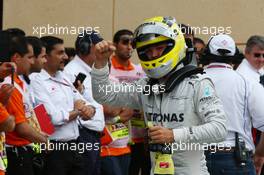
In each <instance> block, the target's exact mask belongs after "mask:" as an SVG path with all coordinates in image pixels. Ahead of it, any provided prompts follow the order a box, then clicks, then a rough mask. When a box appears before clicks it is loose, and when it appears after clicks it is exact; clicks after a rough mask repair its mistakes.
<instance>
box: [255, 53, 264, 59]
mask: <svg viewBox="0 0 264 175" xmlns="http://www.w3.org/2000/svg"><path fill="white" fill-rule="evenodd" d="M261 55H262V58H264V53H263V54H261V53H254V57H256V58H260V56H261Z"/></svg>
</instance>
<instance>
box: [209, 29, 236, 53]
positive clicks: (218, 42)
mask: <svg viewBox="0 0 264 175" xmlns="http://www.w3.org/2000/svg"><path fill="white" fill-rule="evenodd" d="M209 42H210V43H209V49H210V53H211V54H213V55H217V56H234V55H235V53H236V43H235V41H234V40H233V38H231V37H230V36H229V35H227V34H218V35H215V36H212V37H211V38H210V40H209Z"/></svg>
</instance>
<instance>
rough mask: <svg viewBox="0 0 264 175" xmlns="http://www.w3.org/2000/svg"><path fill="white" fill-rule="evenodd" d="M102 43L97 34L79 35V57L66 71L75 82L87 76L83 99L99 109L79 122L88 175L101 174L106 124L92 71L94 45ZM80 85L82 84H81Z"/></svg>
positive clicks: (77, 51)
mask: <svg viewBox="0 0 264 175" xmlns="http://www.w3.org/2000/svg"><path fill="white" fill-rule="evenodd" d="M100 41H102V38H101V37H100V36H99V34H97V33H96V32H94V31H93V32H92V33H85V34H83V35H79V36H78V37H77V39H76V42H75V49H76V53H77V55H75V57H74V58H73V60H72V61H70V62H69V63H68V64H67V66H66V67H65V69H64V72H65V73H66V74H67V75H68V78H69V79H70V80H71V81H72V82H74V81H75V79H76V77H77V75H78V74H79V73H83V74H85V75H86V78H85V79H84V81H83V82H82V84H83V86H84V89H83V90H82V95H83V97H84V98H85V99H86V100H87V101H88V102H90V103H91V104H93V106H95V107H97V110H96V114H95V115H94V117H93V118H92V119H91V120H89V121H83V120H79V123H78V124H79V131H80V137H79V140H80V142H81V143H84V144H85V146H84V148H85V149H84V153H83V157H84V162H85V174H86V175H89V174H90V175H99V174H100V133H101V132H102V131H103V128H104V125H105V122H104V114H103V108H102V106H101V105H100V104H98V103H97V102H96V101H95V100H94V99H93V95H92V89H91V76H90V71H91V68H90V66H92V64H93V61H94V59H95V54H94V45H95V44H96V43H98V42H100ZM79 85H80V84H79Z"/></svg>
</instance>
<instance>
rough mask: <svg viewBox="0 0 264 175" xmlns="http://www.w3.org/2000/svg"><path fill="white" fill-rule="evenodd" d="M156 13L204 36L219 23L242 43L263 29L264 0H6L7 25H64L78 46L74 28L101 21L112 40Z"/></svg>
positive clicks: (70, 41)
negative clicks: (119, 33) (124, 29)
mask: <svg viewBox="0 0 264 175" xmlns="http://www.w3.org/2000/svg"><path fill="white" fill-rule="evenodd" d="M157 15H162V16H168V15H169V16H174V17H176V19H177V21H178V23H185V24H190V25H191V26H194V27H196V31H197V32H198V33H200V34H197V36H198V37H201V38H202V39H204V40H205V41H207V40H208V38H209V34H207V33H210V30H211V34H213V33H215V32H217V31H216V28H217V29H219V30H224V31H225V32H227V33H231V35H232V36H233V37H234V39H235V40H236V42H237V43H245V42H246V40H247V39H248V37H249V36H251V35H253V34H260V35H264V1H263V0H251V1H248V0H196V1H194V0H184V1H179V0H56V1H54V0H45V1H43V0H4V22H3V23H4V25H3V27H4V28H9V27H19V28H22V29H24V30H25V31H26V33H27V34H28V35H36V36H39V32H38V33H37V32H36V29H37V27H38V30H39V28H40V27H41V26H44V27H48V25H49V26H52V27H57V33H59V27H67V29H68V34H66V33H67V31H66V28H64V35H63V34H62V33H63V30H61V31H60V34H59V35H56V36H58V37H61V38H63V39H64V40H65V45H66V46H73V45H74V40H75V38H76V36H77V35H76V32H77V31H74V30H73V29H79V30H80V31H81V30H82V28H80V27H84V26H85V27H87V26H89V27H93V28H94V27H99V28H96V29H99V31H100V33H101V34H102V36H103V37H104V38H106V39H110V40H111V39H112V35H113V33H114V32H115V31H117V30H118V29H122V28H128V29H131V30H133V29H135V27H136V26H137V25H138V24H139V23H140V22H141V21H142V20H144V19H145V18H149V17H153V16H157ZM78 27H79V28H78ZM33 28H34V29H35V30H34V29H33ZM198 29H200V32H199V30H198ZM42 32H44V28H43V29H42ZM50 32H52V30H50ZM54 32H56V31H54Z"/></svg>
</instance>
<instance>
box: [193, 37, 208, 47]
mask: <svg viewBox="0 0 264 175" xmlns="http://www.w3.org/2000/svg"><path fill="white" fill-rule="evenodd" d="M196 43H201V44H203V45H204V46H205V43H204V41H203V40H202V39H201V38H198V37H194V38H193V44H196Z"/></svg>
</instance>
